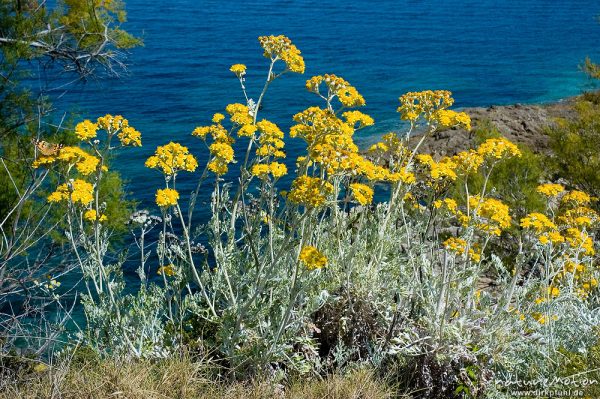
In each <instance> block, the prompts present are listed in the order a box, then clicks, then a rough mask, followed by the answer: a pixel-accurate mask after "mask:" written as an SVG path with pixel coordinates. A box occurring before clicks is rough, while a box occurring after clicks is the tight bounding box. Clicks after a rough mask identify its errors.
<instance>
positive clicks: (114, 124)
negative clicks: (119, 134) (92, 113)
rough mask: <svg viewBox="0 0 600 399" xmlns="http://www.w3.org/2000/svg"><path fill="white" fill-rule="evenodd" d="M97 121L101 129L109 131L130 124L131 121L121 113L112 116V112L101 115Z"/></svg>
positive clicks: (114, 130)
mask: <svg viewBox="0 0 600 399" xmlns="http://www.w3.org/2000/svg"><path fill="white" fill-rule="evenodd" d="M96 123H97V124H98V127H99V128H100V129H103V130H106V131H108V132H116V131H117V130H119V129H121V128H123V127H126V126H129V121H128V120H127V119H125V118H123V117H122V116H121V115H116V116H112V115H111V114H106V115H104V116H101V117H99V118H98V120H97V121H96Z"/></svg>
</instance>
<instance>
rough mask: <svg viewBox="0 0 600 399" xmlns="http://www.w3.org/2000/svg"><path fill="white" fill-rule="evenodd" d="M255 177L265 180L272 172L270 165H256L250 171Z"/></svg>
mask: <svg viewBox="0 0 600 399" xmlns="http://www.w3.org/2000/svg"><path fill="white" fill-rule="evenodd" d="M250 172H251V173H252V174H253V175H254V176H257V177H260V178H265V177H267V175H268V174H269V172H270V169H269V165H266V164H256V165H254V166H252V169H251V171H250Z"/></svg>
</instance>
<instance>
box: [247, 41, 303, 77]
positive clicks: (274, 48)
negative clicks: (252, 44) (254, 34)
mask: <svg viewBox="0 0 600 399" xmlns="http://www.w3.org/2000/svg"><path fill="white" fill-rule="evenodd" d="M258 41H259V43H260V45H261V47H262V48H263V49H264V50H265V52H264V56H265V57H267V58H270V59H271V60H275V59H276V58H279V59H281V60H282V61H283V62H285V65H286V66H287V69H288V70H290V71H291V72H296V73H304V69H305V65H304V59H303V58H302V56H301V55H300V50H298V48H297V47H296V46H294V45H293V44H292V41H291V40H290V39H289V38H287V37H285V36H283V35H279V36H272V35H271V36H260V37H259V38H258Z"/></svg>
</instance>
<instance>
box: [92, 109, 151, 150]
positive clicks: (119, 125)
mask: <svg viewBox="0 0 600 399" xmlns="http://www.w3.org/2000/svg"><path fill="white" fill-rule="evenodd" d="M96 123H97V125H98V127H99V128H101V129H104V130H106V131H107V132H108V133H109V134H115V133H116V134H117V138H118V139H119V141H120V142H121V145H123V146H128V145H131V146H134V147H140V146H141V145H142V134H141V133H140V132H138V131H137V130H135V129H134V128H133V127H131V126H129V121H128V120H127V119H125V118H123V117H122V116H121V115H116V116H112V115H110V114H107V115H105V116H101V117H100V118H98V121H97V122H96Z"/></svg>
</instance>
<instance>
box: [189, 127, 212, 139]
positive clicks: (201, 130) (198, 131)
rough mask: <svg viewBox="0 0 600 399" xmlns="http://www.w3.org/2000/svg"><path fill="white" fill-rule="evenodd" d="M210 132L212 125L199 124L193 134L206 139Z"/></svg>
mask: <svg viewBox="0 0 600 399" xmlns="http://www.w3.org/2000/svg"><path fill="white" fill-rule="evenodd" d="M208 133H210V126H198V127H197V128H195V129H194V130H193V131H192V136H196V137H200V138H201V139H203V140H204V139H205V138H206V135H207V134H208Z"/></svg>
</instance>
